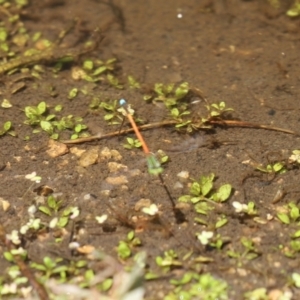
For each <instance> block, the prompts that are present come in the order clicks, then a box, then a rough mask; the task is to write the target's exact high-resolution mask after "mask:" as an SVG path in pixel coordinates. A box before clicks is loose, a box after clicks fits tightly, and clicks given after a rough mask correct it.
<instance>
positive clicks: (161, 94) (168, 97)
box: [144, 82, 190, 109]
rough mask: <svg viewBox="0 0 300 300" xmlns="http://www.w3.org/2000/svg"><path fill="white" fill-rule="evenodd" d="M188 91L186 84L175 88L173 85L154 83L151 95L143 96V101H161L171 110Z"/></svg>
mask: <svg viewBox="0 0 300 300" xmlns="http://www.w3.org/2000/svg"><path fill="white" fill-rule="evenodd" d="M189 90H190V88H189V84H188V83H187V82H183V83H181V84H180V85H179V86H177V87H176V86H175V84H174V83H170V84H163V83H155V85H154V88H153V95H146V96H144V100H152V101H161V102H163V103H164V104H165V106H166V107H167V108H169V109H171V108H172V107H174V106H177V105H178V104H179V103H178V102H179V100H182V99H183V98H184V97H185V96H186V95H187V94H188V92H189Z"/></svg>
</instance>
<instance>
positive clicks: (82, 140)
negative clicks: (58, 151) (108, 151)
mask: <svg viewBox="0 0 300 300" xmlns="http://www.w3.org/2000/svg"><path fill="white" fill-rule="evenodd" d="M176 123H177V122H176V121H173V120H171V121H164V122H157V123H151V124H146V125H142V126H139V127H138V129H139V130H146V129H152V128H158V127H164V126H171V125H176ZM131 132H134V129H133V128H129V129H124V130H118V131H114V132H110V133H107V134H103V135H92V136H88V137H82V138H78V139H76V140H62V141H60V142H61V143H63V144H67V145H69V144H70V145H71V144H81V143H86V142H92V141H97V140H103V139H106V138H110V137H114V136H118V135H121V134H126V133H131Z"/></svg>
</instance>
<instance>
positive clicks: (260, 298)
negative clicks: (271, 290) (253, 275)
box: [244, 288, 270, 300]
mask: <svg viewBox="0 0 300 300" xmlns="http://www.w3.org/2000/svg"><path fill="white" fill-rule="evenodd" d="M244 299H245V300H269V299H270V298H269V297H268V294H267V289H266V288H257V289H255V290H253V291H249V292H246V293H245V294H244Z"/></svg>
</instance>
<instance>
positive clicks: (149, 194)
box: [0, 0, 300, 299]
mask: <svg viewBox="0 0 300 300" xmlns="http://www.w3.org/2000/svg"><path fill="white" fill-rule="evenodd" d="M43 2H44V3H43ZM201 2H202V1H180V0H179V1H171V0H169V1H155V0H152V1H124V0H120V1H117V0H115V1H114V3H115V5H116V7H117V8H118V9H120V11H119V10H116V11H115V12H114V11H113V10H112V8H111V7H110V6H109V5H106V4H105V3H104V1H96V0H95V1H92V0H89V1H78V0H73V1H71V0H65V1H63V0H62V1H31V4H30V6H29V7H27V8H26V11H25V12H24V14H23V16H22V18H23V22H24V24H25V26H26V28H28V30H29V32H31V31H32V32H34V31H41V32H42V33H43V36H44V37H46V38H48V39H50V40H55V38H56V37H57V36H58V34H59V32H60V31H61V30H63V29H65V28H66V26H68V24H69V23H71V21H72V20H73V19H74V18H79V20H81V22H80V23H79V25H78V26H77V27H76V28H75V29H74V30H73V31H71V32H70V34H68V35H67V36H66V38H65V39H64V41H63V42H62V45H61V46H59V50H58V51H62V49H68V48H74V49H82V46H83V43H84V42H85V41H86V40H88V39H89V38H91V37H93V34H94V36H95V37H96V36H97V35H98V33H97V32H96V31H95V29H96V28H100V29H101V30H102V31H103V32H102V33H101V35H102V37H103V39H102V40H101V42H100V43H99V46H98V48H97V49H96V50H95V51H93V52H91V53H89V54H84V55H82V56H81V57H80V58H78V59H77V61H75V62H74V63H72V64H70V65H68V66H67V67H66V68H64V69H63V70H62V71H61V72H59V73H58V75H57V78H55V77H54V76H53V73H52V67H53V66H52V65H51V64H50V65H48V64H47V66H46V67H45V73H43V74H42V79H41V80H37V79H30V80H28V79H25V83H26V87H25V88H24V89H22V90H20V91H18V92H17V93H15V94H11V93H10V92H11V86H10V83H11V82H12V81H13V80H14V78H17V76H19V74H18V73H16V74H13V75H11V76H7V75H2V78H1V85H2V88H1V93H2V96H1V98H2V99H4V98H9V100H10V101H11V103H12V104H13V107H12V108H11V109H3V108H1V109H0V116H1V122H0V123H1V124H2V123H3V122H4V121H7V120H10V121H12V122H13V124H14V129H15V130H16V131H17V133H18V137H17V138H13V137H10V136H8V135H5V136H3V137H1V140H0V153H1V160H0V169H1V171H0V180H1V194H0V196H1V197H2V198H3V199H5V200H7V201H9V202H10V205H11V206H10V209H9V210H8V211H6V212H4V211H3V210H0V218H1V223H2V224H3V225H4V227H5V229H6V231H7V232H10V231H11V230H13V229H17V228H19V226H20V224H24V219H26V218H28V217H27V208H28V207H29V206H30V205H31V204H33V203H35V200H34V199H35V197H36V196H37V194H36V193H35V192H34V191H33V190H34V189H35V188H37V187H39V186H40V185H42V184H46V185H48V186H50V187H51V188H52V189H53V190H54V191H55V193H57V195H59V197H60V198H61V199H62V200H63V201H64V205H65V206H67V205H69V204H71V205H73V206H78V207H79V208H80V211H81V215H80V219H81V220H82V221H84V222H86V221H87V220H89V219H92V218H93V216H99V215H102V214H104V213H108V214H109V218H110V222H112V223H113V225H111V227H112V228H109V229H111V230H113V231H114V232H104V231H105V230H103V228H101V226H100V225H97V224H94V225H93V226H85V225H82V226H84V230H85V231H84V234H83V235H82V236H81V237H80V238H79V240H80V243H81V244H92V245H93V246H95V247H100V248H101V249H104V250H105V252H106V253H108V254H111V255H112V256H114V257H117V253H116V246H117V245H118V241H119V240H124V239H125V236H126V233H127V232H128V231H129V229H128V228H127V227H126V226H124V224H122V222H120V218H123V217H125V218H127V217H128V218H129V216H130V215H132V214H133V213H134V212H133V209H134V205H135V203H136V202H137V201H138V200H140V199H141V198H149V199H151V200H152V201H153V202H154V203H156V204H159V205H161V208H160V209H161V211H162V218H163V219H164V220H165V221H167V222H168V223H169V224H170V226H171V231H172V234H171V236H170V235H168V234H166V233H163V232H162V231H163V229H162V228H163V226H157V227H158V228H159V230H156V227H155V226H153V227H155V228H152V227H151V226H149V228H143V232H141V233H137V235H138V236H139V237H140V239H141V240H142V243H143V246H142V249H144V250H145V251H146V252H147V254H148V256H149V264H150V267H152V268H154V269H155V268H157V267H155V264H154V263H153V262H151V261H153V260H154V258H155V257H156V256H157V255H162V253H163V251H165V250H166V249H171V248H172V249H176V251H178V252H179V253H184V252H186V251H187V248H191V247H192V249H193V250H194V251H195V252H196V253H197V255H203V256H209V257H211V258H212V259H213V262H211V263H209V264H206V265H203V267H202V271H203V272H210V273H211V274H213V275H214V276H216V277H217V278H222V279H224V280H226V282H227V283H228V284H229V287H230V299H242V295H243V293H245V292H247V291H251V290H253V289H255V288H258V287H266V288H267V289H268V290H272V289H275V288H278V289H283V288H284V287H285V286H286V284H287V282H288V281H287V278H288V277H289V276H290V275H291V273H292V272H294V271H297V264H296V261H294V260H291V259H289V258H287V257H285V256H284V255H283V254H282V253H280V251H279V250H278V245H280V244H281V245H285V243H287V241H288V236H287V235H288V234H290V233H291V231H290V230H288V229H287V228H288V227H284V226H282V224H281V223H280V222H278V221H276V220H272V221H270V222H268V223H267V224H264V225H263V224H259V223H256V222H254V221H253V220H252V219H251V218H249V219H247V218H241V217H238V216H237V214H236V213H235V212H234V210H233V207H232V205H231V203H232V202H233V201H239V202H242V203H247V202H249V201H254V202H255V203H256V206H257V208H258V210H259V216H260V217H262V218H266V216H267V214H271V215H273V216H275V215H276V205H277V204H276V205H275V204H272V199H273V198H274V195H275V194H276V192H277V191H278V189H279V188H280V187H283V189H284V190H285V191H286V192H287V195H286V196H285V197H284V198H283V199H282V200H280V203H279V204H278V205H280V206H282V205H283V204H286V203H288V202H290V201H291V200H293V201H296V202H298V201H299V188H298V180H299V177H298V176H299V169H298V168H297V167H293V168H290V169H289V170H288V172H286V173H285V174H282V175H277V176H275V178H273V177H272V176H271V177H272V178H270V176H267V175H265V174H262V173H260V172H257V171H254V169H253V167H251V166H249V165H246V164H243V163H242V162H244V161H246V160H249V159H250V160H253V161H256V162H257V163H261V164H264V165H266V164H268V163H270V162H274V161H287V158H288V157H289V155H290V153H291V151H292V150H294V149H299V148H300V142H299V138H298V137H296V136H294V135H289V134H284V133H280V132H276V131H268V130H262V129H251V128H226V129H225V128H223V127H218V128H215V130H214V131H212V132H208V133H204V132H202V131H201V132H198V133H197V135H202V136H203V139H204V140H206V139H213V140H216V141H219V142H220V144H221V145H220V147H214V148H210V147H200V148H198V149H196V151H192V152H184V151H181V152H167V154H168V155H169V156H170V162H169V163H168V164H167V165H166V166H165V170H164V173H163V177H164V180H165V183H166V184H167V186H168V187H169V189H170V192H171V194H172V196H173V197H174V198H175V199H177V198H178V197H179V196H180V195H182V194H186V193H187V192H188V188H187V184H186V183H184V188H183V189H176V188H174V186H175V183H176V182H178V177H177V174H178V173H179V172H180V171H182V170H185V171H188V172H189V173H190V176H191V177H192V178H199V176H200V175H204V174H209V173H211V172H213V173H215V174H216V175H217V180H216V186H219V185H221V184H223V183H230V184H231V185H232V186H233V188H234V193H233V195H232V196H231V198H230V199H229V201H227V202H226V203H224V204H222V206H220V207H218V209H217V212H214V213H213V214H212V215H211V216H210V221H211V222H216V220H217V218H218V217H219V216H220V215H227V218H228V221H229V222H228V224H227V225H226V226H224V227H223V228H221V229H218V230H217V232H218V233H220V234H221V235H222V236H227V237H229V239H230V243H229V244H227V245H226V246H225V249H226V247H227V249H229V248H230V245H235V244H236V243H237V242H238V241H239V238H240V237H241V236H247V237H250V238H253V239H254V240H256V241H258V240H259V242H257V245H258V248H259V250H260V252H261V253H262V255H261V256H260V257H259V258H257V259H255V260H253V261H250V262H247V263H246V264H245V265H243V268H244V269H245V272H239V271H238V270H239V269H238V268H236V264H235V262H234V261H233V260H230V259H229V258H228V257H227V256H226V253H225V252H226V251H217V250H213V249H207V248H206V249H205V248H204V247H203V246H201V244H200V243H199V242H197V241H196V240H195V239H194V240H193V241H191V236H192V237H193V236H194V234H193V233H194V232H200V231H201V230H203V229H205V227H203V226H200V225H194V221H193V218H194V217H195V216H194V213H192V209H191V208H189V210H187V211H184V213H185V217H186V219H187V222H186V224H185V225H180V224H176V222H175V220H174V217H173V213H172V209H171V206H170V202H169V199H168V197H167V195H166V193H165V190H164V188H163V187H162V185H161V183H160V181H159V180H158V179H157V178H155V177H152V176H150V175H149V174H148V172H147V169H146V164H145V162H144V159H143V154H142V152H141V151H139V150H131V151H130V150H126V149H124V148H123V146H122V144H123V143H124V138H123V137H121V138H117V137H115V138H111V139H107V140H101V141H98V142H92V143H86V144H81V145H75V146H70V147H69V148H70V149H71V148H73V149H74V147H78V148H79V149H85V150H88V149H90V148H91V147H98V148H97V149H99V151H101V150H102V149H103V148H104V147H108V148H109V149H116V150H118V151H119V152H120V154H121V156H122V159H121V160H120V161H119V162H120V163H122V164H124V165H126V166H127V167H128V169H129V171H128V172H125V173H124V174H125V176H128V183H127V184H126V185H125V187H123V188H122V187H114V186H112V185H108V184H107V183H106V181H105V180H106V178H107V177H108V176H110V174H109V169H108V162H109V161H114V160H113V159H112V160H100V161H98V163H96V164H93V165H90V166H88V167H87V168H82V167H80V166H79V165H78V157H76V155H74V154H72V153H71V152H69V153H67V154H65V155H63V156H60V157H57V158H51V157H49V155H48V154H47V152H46V150H47V144H48V141H49V137H48V135H47V134H46V133H39V134H32V128H31V127H30V126H28V125H24V124H23V122H24V120H25V115H24V112H23V111H22V110H23V109H24V108H25V107H26V106H28V105H37V104H38V103H39V102H41V101H46V103H47V105H48V106H49V107H52V108H53V107H54V106H55V105H57V104H62V105H63V107H64V109H63V114H64V115H69V114H73V115H75V116H82V117H84V123H85V124H88V125H89V130H90V133H92V134H96V133H97V131H98V130H101V131H102V132H110V131H115V130H117V129H118V126H113V127H112V126H108V125H106V123H105V121H103V114H102V113H98V114H93V113H90V112H89V109H88V105H89V103H90V101H91V97H89V96H86V95H83V94H82V93H80V94H79V95H78V96H77V97H76V98H75V99H73V100H69V99H68V98H67V95H68V92H69V91H70V90H71V89H72V88H73V87H75V86H76V87H79V88H82V87H84V86H85V85H89V86H92V84H90V83H87V82H85V81H78V82H75V81H74V80H73V79H72V78H71V67H73V66H77V65H78V66H80V65H81V63H82V61H83V59H84V58H87V57H91V58H93V59H96V58H97V59H108V58H111V57H116V58H117V59H118V64H117V65H118V69H117V70H116V75H117V76H118V78H121V80H122V79H123V80H125V79H126V77H127V76H128V75H133V76H134V77H135V78H137V80H138V81H139V82H141V83H142V84H143V85H145V89H147V87H148V86H151V84H153V83H155V82H163V83H169V82H173V83H180V82H182V81H187V82H189V84H190V86H193V87H197V88H199V89H201V91H202V92H203V93H204V95H205V97H206V98H207V100H208V101H209V102H210V103H217V102H219V101H225V103H226V104H227V106H228V107H232V108H234V110H235V112H234V113H233V114H232V115H233V116H234V117H235V118H239V119H241V120H245V121H249V122H255V123H258V124H267V125H273V126H276V127H281V128H285V129H291V130H295V131H297V130H298V128H299V109H300V105H299V95H300V75H299V68H300V60H299V43H300V38H299V28H300V27H299V26H300V23H299V20H291V19H289V18H288V17H286V16H285V15H284V14H283V13H282V11H280V12H278V11H276V10H274V9H272V8H271V7H270V6H268V5H267V4H260V1H238V0H231V1H229V0H228V1H205V4H203V3H201ZM282 10H283V11H284V8H282ZM179 13H182V18H179V17H178V14H179ZM50 86H54V87H55V91H56V95H55V97H52V96H50V95H49V91H48V90H49V87H50ZM93 93H94V94H99V95H101V97H103V99H107V98H109V99H119V98H126V99H127V100H128V101H130V103H131V104H132V106H133V107H134V108H135V109H136V111H137V113H138V115H139V116H140V117H141V118H142V119H143V120H144V121H146V122H152V121H157V120H160V115H161V114H162V113H161V111H160V110H159V108H153V105H150V104H146V103H145V102H144V101H143V100H142V93H141V92H139V91H135V90H134V91H133V90H130V89H125V90H116V89H113V88H110V87H109V86H108V85H107V84H104V83H103V84H101V83H97V84H96V85H95V86H94V87H93ZM194 110H196V108H195V109H194ZM27 135H30V140H29V141H24V137H25V136H27ZM130 136H131V137H133V135H130ZM144 137H145V139H146V140H147V143H148V145H149V146H150V147H151V149H152V151H156V150H158V149H168V148H170V145H171V146H173V145H175V146H176V145H180V144H181V143H182V142H183V141H185V140H188V139H190V137H189V136H187V135H185V134H181V133H178V132H176V131H175V130H173V129H171V128H157V129H154V130H148V131H145V132H144ZM62 138H67V136H62ZM225 142H231V143H225ZM136 169H138V170H140V173H139V175H138V176H131V177H130V176H129V173H130V170H136ZM34 171H35V172H37V174H38V175H39V176H41V177H42V181H41V183H40V184H34V185H33V186H31V182H30V181H28V180H26V179H24V176H23V175H26V174H29V173H31V172H34ZM122 174H123V173H122ZM19 175H20V176H19ZM21 175H22V176H21ZM107 188H108V189H111V192H110V195H109V196H104V195H103V190H104V189H107ZM28 189H29V190H28ZM87 195H92V196H91V197H90V198H89V197H87ZM107 203H109V204H110V205H111V206H113V207H115V209H114V210H116V211H112V209H111V208H109V207H108V206H107ZM123 223H124V222H123ZM78 226H79V225H78ZM184 226H187V228H182V227H184ZM69 230H71V227H70V228H69ZM107 230H108V229H107ZM107 230H106V231H107ZM182 231H183V232H184V233H182ZM186 232H190V235H187V234H185V233H186ZM195 244H196V245H197V246H195ZM24 247H26V248H27V249H28V251H29V258H30V259H31V260H34V261H41V259H42V258H43V257H44V256H47V255H51V256H58V257H59V256H62V257H70V255H71V254H70V251H69V250H68V248H67V243H65V246H64V247H61V246H56V245H55V244H53V243H52V240H51V239H50V240H47V241H46V242H45V241H44V242H42V241H41V240H38V239H31V240H30V239H28V240H26V241H24ZM276 247H277V249H276ZM140 249H141V248H140ZM140 249H138V251H139V250H140ZM296 258H297V259H298V258H299V255H298V254H296ZM7 266H8V264H7V262H5V261H4V259H0V267H1V270H4V269H5V267H7ZM282 270H284V271H282ZM245 275H246V276H245ZM172 276H173V277H176V272H173V273H172ZM169 279H170V278H166V279H159V280H156V281H152V282H147V283H146V291H147V293H146V298H148V299H150V298H151V299H158V298H163V297H164V295H166V294H167V292H168V291H169V290H171V289H172V286H171V285H169V284H168V282H169ZM293 293H294V298H293V299H298V297H299V291H297V290H296V289H294V290H293ZM155 295H156V296H155Z"/></svg>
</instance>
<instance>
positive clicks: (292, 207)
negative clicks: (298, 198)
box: [277, 202, 300, 225]
mask: <svg viewBox="0 0 300 300" xmlns="http://www.w3.org/2000/svg"><path fill="white" fill-rule="evenodd" d="M284 210H285V212H278V213H277V218H278V220H279V221H280V222H281V223H283V224H286V225H288V224H290V223H295V222H298V221H300V211H299V207H298V206H297V205H296V204H295V203H294V202H290V203H289V204H288V205H287V206H285V207H284Z"/></svg>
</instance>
